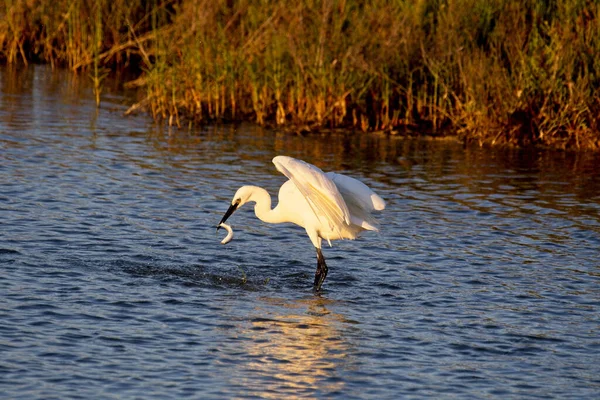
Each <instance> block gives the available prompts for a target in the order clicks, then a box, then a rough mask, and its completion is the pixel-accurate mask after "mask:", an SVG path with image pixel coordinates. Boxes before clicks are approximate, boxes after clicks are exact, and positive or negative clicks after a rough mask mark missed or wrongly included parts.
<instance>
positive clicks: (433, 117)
mask: <svg viewBox="0 0 600 400" xmlns="http://www.w3.org/2000/svg"><path fill="white" fill-rule="evenodd" d="M0 17H3V18H0V59H2V60H4V61H5V62H7V63H17V62H21V63H27V62H31V61H35V62H40V61H41V62H49V63H52V64H53V65H64V66H68V67H69V68H71V69H73V70H87V71H89V74H90V76H91V78H92V79H93V80H94V87H95V90H96V93H97V96H98V99H99V96H100V91H101V88H102V78H103V76H104V74H105V73H106V71H107V70H106V68H135V69H137V70H138V71H139V73H140V77H139V79H137V80H136V81H133V82H130V85H136V86H139V87H141V88H142V89H143V90H144V92H145V97H144V99H143V100H142V101H141V102H140V103H139V104H138V105H136V106H134V108H137V109H139V108H147V109H148V110H150V111H151V112H152V114H153V115H154V117H155V118H164V119H168V120H169V121H170V122H171V123H172V124H180V123H181V121H182V119H184V118H185V119H188V120H192V121H199V122H207V121H215V120H217V121H220V120H223V121H227V120H253V121H255V122H257V123H259V124H263V125H265V124H266V125H279V126H283V127H289V128H290V129H294V130H309V131H310V130H322V129H325V128H327V129H329V128H338V127H343V128H352V129H356V130H357V131H382V130H383V131H389V132H396V131H400V130H402V131H405V130H406V129H407V128H408V129H410V130H412V131H419V132H423V133H428V134H432V135H442V134H457V135H459V136H460V137H461V138H463V139H464V140H466V141H477V142H480V143H493V144H509V145H519V146H528V145H539V146H549V147H555V148H574V149H596V150H597V149H599V148H600V119H599V116H600V98H599V96H598V95H597V93H598V89H599V88H600V57H598V54H600V4H599V3H598V2H595V1H592V0H555V1H553V2H538V1H533V0H529V1H517V0H491V1H489V0H446V1H443V0H409V1H389V0H370V1H367V2H360V1H358V0H322V1H316V0H313V1H304V2H301V3H298V2H295V1H291V0H285V1H281V2H276V1H262V2H255V1H250V0H238V1H234V0H189V1H163V0H154V1H150V2H144V1H141V0H133V1H130V0H115V1H112V2H108V1H106V0H103V1H98V2H96V1H92V0H56V1H54V2H52V3H50V2H47V1H40V0H38V1H36V0H12V1H9V0H5V2H4V4H3V5H0Z"/></svg>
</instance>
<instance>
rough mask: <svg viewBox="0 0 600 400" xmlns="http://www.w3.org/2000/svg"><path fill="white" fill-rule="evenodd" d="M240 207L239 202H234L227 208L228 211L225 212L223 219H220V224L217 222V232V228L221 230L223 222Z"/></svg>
mask: <svg viewBox="0 0 600 400" xmlns="http://www.w3.org/2000/svg"><path fill="white" fill-rule="evenodd" d="M239 205H240V202H239V201H236V202H235V203H233V204H232V205H231V206H229V210H227V212H226V213H225V215H223V218H221V222H219V225H217V231H218V230H219V228H221V224H222V223H223V222H225V221H227V218H229V216H230V215H231V214H233V212H234V211H235V210H237V208H238V206H239Z"/></svg>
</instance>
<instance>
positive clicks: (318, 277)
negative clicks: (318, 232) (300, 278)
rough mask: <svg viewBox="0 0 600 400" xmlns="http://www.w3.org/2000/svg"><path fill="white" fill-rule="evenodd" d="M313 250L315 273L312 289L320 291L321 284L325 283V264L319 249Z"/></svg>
mask: <svg viewBox="0 0 600 400" xmlns="http://www.w3.org/2000/svg"><path fill="white" fill-rule="evenodd" d="M315 249H317V272H315V286H314V289H315V291H317V292H318V291H320V290H321V285H322V284H323V282H324V281H325V278H326V277H327V271H328V268H327V264H325V257H323V253H322V252H321V249H320V248H318V247H315Z"/></svg>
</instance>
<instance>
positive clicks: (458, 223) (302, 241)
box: [0, 66, 600, 399]
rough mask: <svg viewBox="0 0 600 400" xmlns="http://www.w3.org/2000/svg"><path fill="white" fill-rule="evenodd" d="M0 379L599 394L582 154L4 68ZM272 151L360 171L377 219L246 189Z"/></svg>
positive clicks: (34, 394)
mask: <svg viewBox="0 0 600 400" xmlns="http://www.w3.org/2000/svg"><path fill="white" fill-rule="evenodd" d="M0 85H1V86H0V215H1V216H2V218H1V219H0V228H1V229H0V272H1V273H0V304H1V305H0V352H1V354H2V357H0V392H1V393H3V397H5V398H11V399H34V398H40V399H41V398H44V399H51V398H56V399H68V398H116V397H119V398H145V399H151V398H156V399H166V398H172V399H181V398H277V399H280V398H286V397H307V398H339V399H348V398H398V397H402V398H447V397H458V398H484V397H492V398H507V397H515V398H544V399H546V398H597V397H598V395H599V393H600V261H598V249H599V247H600V218H599V211H600V174H599V172H598V166H599V165H600V159H599V158H598V157H597V156H595V155H592V154H579V155H573V154H567V153H551V152H540V151H536V152H532V151H516V150H494V151H491V150H489V149H479V148H475V147H466V148H463V146H461V145H460V144H458V143H454V142H432V141H426V140H425V141H424V140H406V139H401V138H396V137H387V136H376V135H367V134H355V135H351V134H348V135H343V134H339V135H327V136H320V135H314V136H307V137H301V136H294V135H289V134H284V133H278V132H273V131H269V130H262V129H259V128H256V127H253V126H251V125H240V126H225V127H215V126H205V127H193V128H192V129H179V130H178V129H171V130H169V129H167V128H165V127H162V126H156V125H153V124H152V123H151V121H150V120H149V119H148V118H147V117H146V116H143V115H140V116H134V117H123V115H122V114H123V112H124V111H125V110H126V104H127V103H128V102H129V101H131V99H129V98H127V96H128V94H126V93H123V92H120V91H119V90H118V89H117V88H116V86H115V87H112V86H109V87H107V88H106V90H105V93H104V97H103V103H102V107H101V108H100V109H99V110H97V109H96V107H95V104H94V100H93V96H92V94H91V90H90V88H89V84H88V83H87V82H86V78H85V77H79V78H76V77H73V76H72V75H70V74H68V73H63V72H52V71H51V70H50V69H49V68H46V67H39V66H35V67H30V68H27V69H23V70H21V71H16V70H7V69H0ZM278 154H286V155H290V156H293V157H298V158H301V159H304V160H306V161H308V162H311V163H314V164H316V165H318V166H319V167H321V168H322V169H324V170H333V171H337V172H342V173H346V174H349V175H352V176H354V177H356V178H359V179H361V180H362V181H364V182H365V183H367V184H368V185H370V186H371V187H372V188H374V189H375V190H376V191H377V192H378V193H379V194H380V195H381V196H382V197H383V198H385V199H386V201H387V205H388V207H387V209H386V210H385V212H384V213H383V214H382V215H381V217H382V229H381V232H380V233H369V234H366V235H364V236H363V237H362V238H361V239H360V240H357V241H344V242H334V247H333V248H325V249H324V254H325V257H326V259H327V260H328V265H329V268H330V271H329V276H328V278H327V280H326V282H325V284H324V291H323V293H322V294H321V295H319V296H317V295H314V294H313V293H312V291H311V285H312V279H313V275H314V269H315V266H316V259H315V255H314V250H313V248H312V245H311V243H310V241H309V239H308V238H307V237H306V235H305V233H304V231H303V230H302V229H301V228H298V227H294V226H292V225H277V226H271V225H267V224H264V223H262V222H260V221H259V220H257V219H256V218H255V217H254V215H253V212H252V209H251V207H245V208H244V209H242V210H241V211H238V212H237V213H236V214H235V215H234V216H233V217H232V218H231V219H230V221H231V224H232V226H233V228H234V231H235V237H234V240H233V241H232V242H231V243H230V244H228V245H227V246H222V245H220V244H219V242H220V240H221V239H222V237H223V235H224V233H219V234H218V235H215V230H214V226H215V224H216V223H217V222H218V221H219V219H220V218H221V216H222V214H223V213H224V212H225V210H226V209H227V207H228V204H229V201H230V200H231V197H232V196H233V194H234V193H235V190H236V189H237V188H238V187H239V186H241V185H243V184H255V185H260V186H264V187H265V188H266V189H267V190H269V191H270V192H271V193H272V194H275V193H276V191H277V189H278V187H279V186H280V185H281V184H282V183H283V182H284V181H285V178H284V177H283V176H282V175H280V174H279V173H278V172H277V171H276V170H275V168H274V166H273V165H272V164H271V162H270V160H271V158H273V157H274V156H275V155H278Z"/></svg>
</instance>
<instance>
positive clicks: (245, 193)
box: [217, 186, 253, 230]
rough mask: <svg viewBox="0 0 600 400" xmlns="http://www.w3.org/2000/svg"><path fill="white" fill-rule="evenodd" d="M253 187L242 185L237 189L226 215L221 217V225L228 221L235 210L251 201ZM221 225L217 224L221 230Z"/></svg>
mask: <svg viewBox="0 0 600 400" xmlns="http://www.w3.org/2000/svg"><path fill="white" fill-rule="evenodd" d="M252 189H253V186H242V187H241V188H239V189H238V190H237V192H235V195H234V196H233V200H231V205H230V206H229V209H228V210H227V212H226V213H225V215H223V218H222V219H221V222H219V225H221V224H222V223H224V222H225V221H227V218H229V217H230V216H231V214H233V213H234V211H235V210H237V209H238V208H240V207H241V206H243V205H244V204H246V203H247V202H248V201H250V197H251V196H252ZM219 225H217V230H219Z"/></svg>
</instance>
